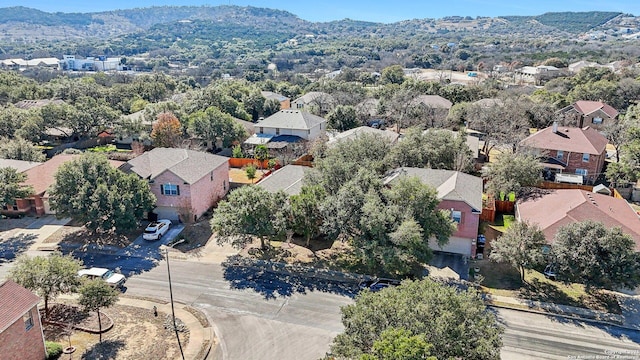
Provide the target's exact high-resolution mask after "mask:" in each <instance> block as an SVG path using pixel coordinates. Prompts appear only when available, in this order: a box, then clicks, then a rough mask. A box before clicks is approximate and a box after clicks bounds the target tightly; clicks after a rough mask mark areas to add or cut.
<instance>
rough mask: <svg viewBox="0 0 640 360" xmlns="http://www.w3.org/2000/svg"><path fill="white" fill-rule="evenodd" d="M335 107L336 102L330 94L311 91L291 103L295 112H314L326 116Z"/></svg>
mask: <svg viewBox="0 0 640 360" xmlns="http://www.w3.org/2000/svg"><path fill="white" fill-rule="evenodd" d="M335 105H336V100H335V98H334V97H333V96H331V95H330V94H327V93H325V92H321V91H311V92H308V93H306V94H304V95H302V96H300V97H299V98H297V99H295V100H293V101H292V102H291V108H292V109H295V110H304V111H312V110H316V111H314V113H319V114H323V115H324V114H328V113H329V112H330V111H331V110H333V107H334V106H335Z"/></svg>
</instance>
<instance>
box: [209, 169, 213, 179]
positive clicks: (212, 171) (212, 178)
mask: <svg viewBox="0 0 640 360" xmlns="http://www.w3.org/2000/svg"><path fill="white" fill-rule="evenodd" d="M209 180H210V181H213V171H212V172H211V177H210V178H209Z"/></svg>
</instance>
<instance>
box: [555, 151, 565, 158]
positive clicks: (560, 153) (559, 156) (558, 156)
mask: <svg viewBox="0 0 640 360" xmlns="http://www.w3.org/2000/svg"><path fill="white" fill-rule="evenodd" d="M556 159H557V160H562V159H564V151H562V150H558V152H557V153H556Z"/></svg>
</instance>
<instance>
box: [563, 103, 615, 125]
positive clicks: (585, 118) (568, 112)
mask: <svg viewBox="0 0 640 360" xmlns="http://www.w3.org/2000/svg"><path fill="white" fill-rule="evenodd" d="M558 114H560V115H562V116H563V117H564V119H565V122H564V123H565V124H571V125H574V126H578V127H585V126H590V127H592V128H595V129H598V130H603V129H604V127H605V126H606V125H607V124H609V123H611V122H612V121H616V118H617V117H618V110H616V109H614V108H613V107H611V106H609V105H607V104H605V103H604V102H602V101H587V100H580V101H576V102H575V103H573V104H572V105H569V106H567V107H564V108H562V109H560V110H558Z"/></svg>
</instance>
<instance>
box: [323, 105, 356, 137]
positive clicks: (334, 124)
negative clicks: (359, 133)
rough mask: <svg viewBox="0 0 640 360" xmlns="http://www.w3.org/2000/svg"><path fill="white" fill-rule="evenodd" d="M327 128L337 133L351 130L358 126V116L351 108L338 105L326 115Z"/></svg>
mask: <svg viewBox="0 0 640 360" xmlns="http://www.w3.org/2000/svg"><path fill="white" fill-rule="evenodd" d="M327 123H328V125H329V127H331V128H332V129H335V130H338V131H345V130H349V129H353V128H355V127H357V126H358V116H357V115H356V109H355V108H354V107H353V106H345V105H338V106H336V107H335V109H333V111H331V112H330V113H329V115H327Z"/></svg>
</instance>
